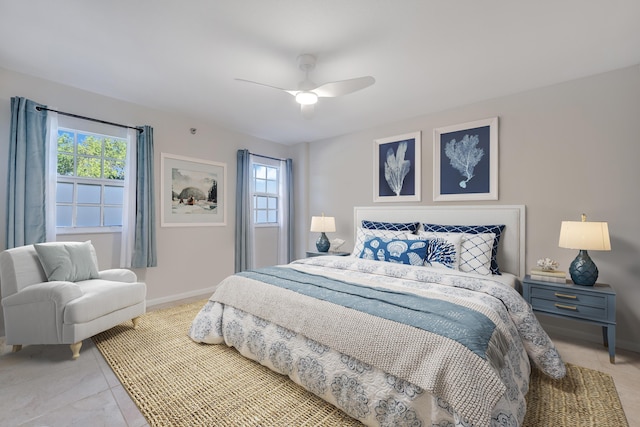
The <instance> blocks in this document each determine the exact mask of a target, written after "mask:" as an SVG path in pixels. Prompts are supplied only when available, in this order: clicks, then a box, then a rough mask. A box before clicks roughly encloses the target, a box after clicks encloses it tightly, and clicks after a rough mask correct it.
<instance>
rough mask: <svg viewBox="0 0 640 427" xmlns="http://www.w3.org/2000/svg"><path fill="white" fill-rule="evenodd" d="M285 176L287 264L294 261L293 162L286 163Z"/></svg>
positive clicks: (289, 160)
mask: <svg viewBox="0 0 640 427" xmlns="http://www.w3.org/2000/svg"><path fill="white" fill-rule="evenodd" d="M285 174H286V177H287V182H286V188H287V190H286V193H287V199H286V200H287V207H286V209H287V223H286V227H287V262H288V263H289V262H291V261H293V228H294V227H293V223H294V221H293V218H294V217H293V160H291V159H287V160H286V161H285Z"/></svg>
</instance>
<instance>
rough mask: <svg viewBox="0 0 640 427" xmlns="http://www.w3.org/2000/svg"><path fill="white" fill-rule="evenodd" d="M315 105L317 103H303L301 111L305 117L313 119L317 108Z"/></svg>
mask: <svg viewBox="0 0 640 427" xmlns="http://www.w3.org/2000/svg"><path fill="white" fill-rule="evenodd" d="M314 107H315V104H307V105H301V106H300V112H301V113H302V117H304V118H305V119H311V118H312V117H313V112H314V110H315V108H314Z"/></svg>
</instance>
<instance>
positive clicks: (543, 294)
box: [522, 275, 616, 363]
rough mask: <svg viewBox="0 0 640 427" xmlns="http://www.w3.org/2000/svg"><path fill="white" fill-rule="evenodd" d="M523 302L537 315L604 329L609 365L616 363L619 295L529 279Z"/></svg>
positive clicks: (608, 288) (597, 288) (607, 289)
mask: <svg viewBox="0 0 640 427" xmlns="http://www.w3.org/2000/svg"><path fill="white" fill-rule="evenodd" d="M522 287H523V296H524V299H525V300H526V301H527V302H528V303H529V304H531V307H532V308H533V310H534V311H537V312H540V313H544V314H548V315H550V316H557V317H564V318H567V319H575V320H579V321H581V322H587V323H592V324H595V325H600V326H602V337H603V341H604V345H605V347H609V361H610V362H611V363H615V360H616V291H614V290H613V288H612V287H611V286H609V285H605V284H603V283H596V284H595V285H594V286H580V285H575V284H573V282H571V281H570V280H568V281H567V283H566V284H564V283H553V282H543V281H539V280H533V279H531V276H529V275H527V276H526V277H525V278H524V280H523V281H522Z"/></svg>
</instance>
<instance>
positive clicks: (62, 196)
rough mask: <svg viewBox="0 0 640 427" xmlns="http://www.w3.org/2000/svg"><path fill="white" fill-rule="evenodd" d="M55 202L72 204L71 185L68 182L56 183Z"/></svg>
mask: <svg viewBox="0 0 640 427" xmlns="http://www.w3.org/2000/svg"><path fill="white" fill-rule="evenodd" d="M56 202H58V203H73V184H71V183H69V182H58V183H56Z"/></svg>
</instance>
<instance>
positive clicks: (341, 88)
mask: <svg viewBox="0 0 640 427" xmlns="http://www.w3.org/2000/svg"><path fill="white" fill-rule="evenodd" d="M375 82H376V79H374V78H373V77H371V76H365V77H356V78H355V79H348V80H340V81H337V82H330V83H325V84H323V85H321V86H318V87H317V88H315V89H313V92H315V93H316V94H317V95H318V96H319V97H323V98H332V97H334V96H342V95H346V94H348V93H351V92H355V91H357V90H360V89H364V88H366V87H369V86H371V85H372V84H374V83H375Z"/></svg>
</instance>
